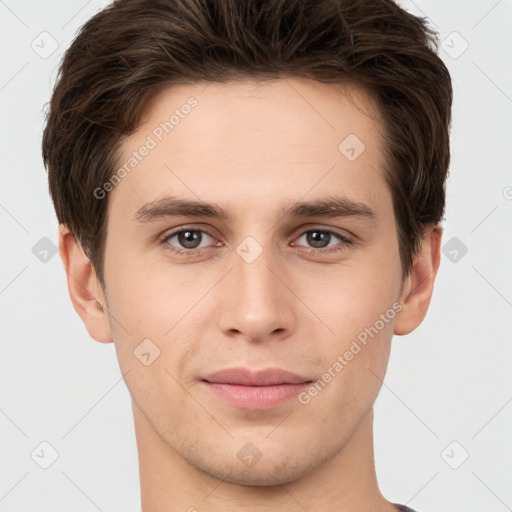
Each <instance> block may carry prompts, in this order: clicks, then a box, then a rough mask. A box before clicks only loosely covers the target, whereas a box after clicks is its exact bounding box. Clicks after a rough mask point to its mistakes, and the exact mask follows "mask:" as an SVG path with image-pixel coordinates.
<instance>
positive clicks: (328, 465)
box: [132, 402, 396, 512]
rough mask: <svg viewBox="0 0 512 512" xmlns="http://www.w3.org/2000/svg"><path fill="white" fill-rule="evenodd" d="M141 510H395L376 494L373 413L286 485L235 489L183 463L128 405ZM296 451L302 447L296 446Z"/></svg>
mask: <svg viewBox="0 0 512 512" xmlns="http://www.w3.org/2000/svg"><path fill="white" fill-rule="evenodd" d="M132 407H133V413H134V421H135V433H136V438H137V449H138V453H139V472H140V485H141V500H142V511H143V512H178V511H179V512H182V511H183V512H185V511H187V512H235V511H236V512H238V511H240V510H241V509H242V508H243V510H244V512H266V511H268V506H269V502H270V500H271V502H272V510H273V511H276V512H295V511H297V512H298V511H303V510H308V511H310V512H320V511H322V512H355V511H356V510H372V511H376V512H396V508H395V507H394V506H393V505H392V504H391V503H389V502H388V501H386V500H385V499H384V498H383V496H382V494H381V493H380V491H379V488H378V484H377V478H376V474H375V464H374V452H373V411H372V410H370V411H369V412H368V413H367V414H366V416H365V417H364V418H363V419H362V421H361V422H360V423H359V425H358V427H357V428H356V430H355V431H354V433H353V434H352V436H351V437H350V439H349V441H348V442H347V443H346V444H345V445H344V446H343V448H342V449H340V450H339V451H338V452H336V453H334V454H333V456H332V457H331V458H330V459H328V460H327V462H325V463H324V464H322V465H321V466H319V467H316V468H315V469H314V470H313V471H311V472H310V473H308V474H306V475H304V476H302V477H301V478H299V479H297V480H294V481H291V482H289V483H286V484H284V485H273V486H272V485H270V486H248V485H237V484H233V483H230V482H227V481H223V480H219V479H218V478H214V477H212V476H210V475H209V474H206V473H205V472H204V471H201V470H200V469H198V468H197V467H195V466H193V465H191V464H190V463H189V462H188V461H186V460H185V459H183V458H182V457H181V456H180V455H179V454H177V453H176V452H175V451H174V450H173V449H172V448H170V447H169V446H168V445H167V444H166V443H165V441H164V440H163V439H162V438H161V437H160V436H159V435H158V434H157V433H156V432H155V431H154V430H153V428H152V427H151V425H150V424H149V422H148V421H147V418H146V417H145V415H144V414H143V413H142V412H141V411H140V409H139V408H138V407H137V406H136V405H135V404H134V403H133V402H132ZM298 449H300V447H298Z"/></svg>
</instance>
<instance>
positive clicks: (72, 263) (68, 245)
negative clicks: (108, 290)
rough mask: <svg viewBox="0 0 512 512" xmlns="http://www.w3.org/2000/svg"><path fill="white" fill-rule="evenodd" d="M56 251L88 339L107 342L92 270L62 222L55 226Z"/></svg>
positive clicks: (98, 287) (100, 296) (103, 312)
mask: <svg viewBox="0 0 512 512" xmlns="http://www.w3.org/2000/svg"><path fill="white" fill-rule="evenodd" d="M59 253H60V257H61V259H62V262H63V263H64V268H65V270H66V277H67V281H68V291H69V296H70V297H71V302H72V303H73V306H74V308H75V310H76V312H77V313H78V314H79V315H80V318H81V319H82V321H83V322H84V324H85V327H86V329H87V331H88V332H89V334H90V335H91V337H92V338H94V339H95V340H96V341H99V342H101V343H111V342H112V341H113V338H112V332H111V330H110V323H109V320H108V310H107V307H106V302H105V297H104V295H103V290H102V287H101V284H100V283H99V281H98V279H97V277H96V271H95V270H94V267H93V266H92V264H91V262H90V261H89V258H88V257H87V256H86V255H85V253H84V251H83V250H82V247H81V246H80V244H79V243H78V242H77V241H76V239H75V237H74V235H73V233H71V231H70V230H69V229H68V228H67V227H66V226H64V225H62V224H61V225H60V226H59Z"/></svg>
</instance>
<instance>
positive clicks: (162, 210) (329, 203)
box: [133, 196, 377, 224]
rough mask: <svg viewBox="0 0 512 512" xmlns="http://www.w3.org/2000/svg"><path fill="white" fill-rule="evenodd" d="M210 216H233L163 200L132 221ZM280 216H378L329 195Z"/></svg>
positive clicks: (217, 209) (213, 206)
mask: <svg viewBox="0 0 512 512" xmlns="http://www.w3.org/2000/svg"><path fill="white" fill-rule="evenodd" d="M177 216H183V217H209V218H215V219H220V220H222V221H230V220H232V218H233V217H232V215H231V214H230V213H229V212H228V210H225V209H224V208H222V207H221V206H219V205H218V204H215V203H207V202H204V201H193V200H188V199H180V198H177V197H166V198H164V199H160V200H157V201H152V202H150V203H147V204H145V205H144V206H142V207H141V208H139V210H137V212H136V213H135V215H134V217H133V221H135V222H152V221H155V220H159V219H162V218H166V217H177ZM279 217H280V218H283V217H295V218H304V217H327V218H338V217H355V218H359V219H361V220H365V221H367V222H369V223H371V224H377V214H376V213H375V212H374V211H373V210H372V209H371V208H370V207H369V206H367V205H366V204H364V203H360V202H357V201H353V200H351V199H348V198H346V197H335V196H330V197H326V198H322V199H315V200H312V201H307V202H300V201H295V202H291V203H288V204H286V205H284V206H282V208H281V210H280V212H279Z"/></svg>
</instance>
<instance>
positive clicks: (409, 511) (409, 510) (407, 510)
mask: <svg viewBox="0 0 512 512" xmlns="http://www.w3.org/2000/svg"><path fill="white" fill-rule="evenodd" d="M393 505H395V507H397V508H398V510H400V512H416V510H413V509H412V508H409V507H406V506H405V505H400V504H399V503H393Z"/></svg>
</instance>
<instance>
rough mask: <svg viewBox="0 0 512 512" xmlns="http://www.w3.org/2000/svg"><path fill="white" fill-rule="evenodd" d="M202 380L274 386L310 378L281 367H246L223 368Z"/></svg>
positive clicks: (299, 382) (296, 382)
mask: <svg viewBox="0 0 512 512" xmlns="http://www.w3.org/2000/svg"><path fill="white" fill-rule="evenodd" d="M202 380H203V381H206V382H209V383H210V384H234V385H240V386H275V385H279V384H303V383H306V382H312V379H309V378H308V377H303V376H301V375H297V374H296V373H293V372H289V371H287V370H283V369H281V368H267V369H265V370H259V371H252V370H249V369H248V368H225V369H223V370H220V371H217V372H214V373H211V374H210V375H207V376H206V377H205V378H204V379H202Z"/></svg>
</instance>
